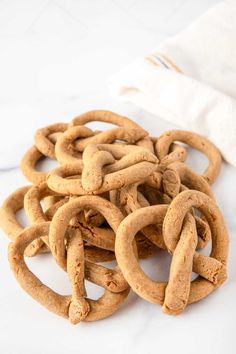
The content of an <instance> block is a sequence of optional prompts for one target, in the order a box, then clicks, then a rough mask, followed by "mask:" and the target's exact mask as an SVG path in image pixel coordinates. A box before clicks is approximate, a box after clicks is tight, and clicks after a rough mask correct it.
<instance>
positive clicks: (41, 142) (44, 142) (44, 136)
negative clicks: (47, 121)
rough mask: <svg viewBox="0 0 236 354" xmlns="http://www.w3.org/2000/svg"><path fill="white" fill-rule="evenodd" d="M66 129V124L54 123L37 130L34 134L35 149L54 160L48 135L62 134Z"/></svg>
mask: <svg viewBox="0 0 236 354" xmlns="http://www.w3.org/2000/svg"><path fill="white" fill-rule="evenodd" d="M67 128H68V124H66V123H55V124H52V125H49V126H47V127H44V128H41V129H38V130H37V131H36V133H35V136H34V139H35V145H36V147H37V149H38V150H39V151H40V152H41V153H42V154H43V155H44V156H47V157H49V158H51V159H55V158H56V156H55V146H54V144H53V142H52V141H51V139H50V135H52V134H53V135H54V134H55V133H63V132H64V131H66V129H67Z"/></svg>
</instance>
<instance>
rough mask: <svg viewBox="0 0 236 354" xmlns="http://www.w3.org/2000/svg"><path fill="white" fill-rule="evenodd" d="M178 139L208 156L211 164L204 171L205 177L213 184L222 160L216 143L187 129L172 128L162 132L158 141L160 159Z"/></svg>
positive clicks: (157, 151)
mask: <svg viewBox="0 0 236 354" xmlns="http://www.w3.org/2000/svg"><path fill="white" fill-rule="evenodd" d="M176 140H178V141H181V142H183V143H185V144H187V145H189V146H191V147H193V148H195V149H197V150H199V151H201V152H202V153H203V154H205V155H206V156H207V157H208V160H209V165H208V167H207V169H206V170H205V172H204V173H203V177H204V178H205V179H206V180H207V182H208V183H210V184H212V183H213V182H214V181H215V179H216V177H217V176H218V174H219V171H220V166H221V160H222V158H221V155H220V152H219V150H218V149H217V148H216V147H215V145H213V144H212V143H211V142H210V141H209V140H207V139H206V138H204V137H202V136H200V135H198V134H196V133H193V132H190V131H186V130H170V131H167V132H165V133H164V134H162V135H161V136H160V137H159V138H158V140H157V142H156V154H157V157H158V158H159V159H160V161H162V160H163V158H164V157H165V156H166V155H167V154H168V151H169V148H170V145H171V144H172V143H173V142H174V141H176Z"/></svg>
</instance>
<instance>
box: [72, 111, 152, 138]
mask: <svg viewBox="0 0 236 354" xmlns="http://www.w3.org/2000/svg"><path fill="white" fill-rule="evenodd" d="M96 121H97V122H106V123H111V124H114V125H117V126H119V127H124V128H128V129H137V130H139V131H140V132H142V134H144V135H148V133H147V132H146V130H144V129H143V128H142V127H140V125H138V124H137V123H135V122H134V121H132V120H131V119H129V118H127V117H124V116H121V115H119V114H116V113H114V112H111V111H106V110H94V111H89V112H86V113H83V114H81V115H79V116H78V117H75V118H74V119H72V121H71V122H70V124H69V126H70V127H73V126H75V125H85V124H86V123H89V122H96Z"/></svg>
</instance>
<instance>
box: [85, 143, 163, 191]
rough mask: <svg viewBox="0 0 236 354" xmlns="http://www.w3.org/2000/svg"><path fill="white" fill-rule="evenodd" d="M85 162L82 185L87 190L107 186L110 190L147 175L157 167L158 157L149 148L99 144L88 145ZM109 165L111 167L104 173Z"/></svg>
mask: <svg viewBox="0 0 236 354" xmlns="http://www.w3.org/2000/svg"><path fill="white" fill-rule="evenodd" d="M115 158H117V159H119V160H118V161H116V160H115ZM83 162H84V168H83V171H82V178H81V180H82V186H83V188H84V189H85V190H86V191H88V192H94V191H96V190H99V189H104V187H105V188H106V190H112V189H118V188H120V186H124V185H129V184H132V183H135V182H137V181H138V180H139V179H142V178H145V177H146V176H147V173H148V174H151V173H152V172H154V170H155V169H156V165H155V163H156V162H157V158H156V157H155V155H153V154H152V153H150V152H149V151H148V150H146V149H143V148H141V147H137V146H133V145H123V146H121V145H108V144H99V145H89V146H87V147H86V148H85V150H84V153H83ZM108 164H109V165H108ZM105 165H108V166H106V167H105V168H104V173H103V166H105ZM147 168H148V170H147ZM150 170H151V172H149V171H150Z"/></svg>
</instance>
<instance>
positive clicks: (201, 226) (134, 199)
mask: <svg viewBox="0 0 236 354" xmlns="http://www.w3.org/2000/svg"><path fill="white" fill-rule="evenodd" d="M180 164H181V163H180ZM197 177H199V178H200V179H201V180H202V181H203V186H204V187H205V185H206V187H207V188H208V189H210V187H209V185H208V183H207V182H206V181H205V180H204V179H203V178H202V177H200V176H198V175H196V178H197ZM197 181H198V179H197ZM142 183H143V182H139V183H136V184H133V185H130V186H127V187H124V188H122V189H121V190H120V191H116V190H115V191H111V192H110V194H111V197H112V201H113V204H115V205H117V206H118V207H119V208H120V209H121V210H124V212H123V213H124V214H126V215H127V214H130V213H132V212H133V211H135V210H136V209H139V208H142V207H145V206H149V205H150V204H149V202H148V201H147V199H146V198H144V197H143V198H144V199H142V197H141V196H142V194H141V193H139V192H138V188H137V187H138V186H139V185H141V184H142ZM189 183H190V182H189ZM197 186H198V185H197ZM199 188H201V181H200V182H199ZM203 189H204V188H203ZM200 190H201V189H200ZM155 191H156V192H157V190H155ZM210 195H211V193H210ZM162 199H163V202H161V201H162ZM164 201H165V202H167V203H168V204H170V202H171V199H170V198H168V196H167V195H165V194H162V193H161V195H160V199H159V200H158V203H156V204H166V203H164ZM164 216H165V212H163V213H162V214H161V213H160V215H159V221H160V222H159V223H158V224H157V223H155V225H148V226H146V227H144V228H143V229H142V233H143V234H144V235H145V236H146V237H147V238H148V239H149V240H150V241H151V242H152V243H153V244H155V245H156V246H157V247H159V248H162V249H166V244H165V242H164V239H163V234H162V225H163V220H164ZM195 221H196V227H197V234H198V243H197V248H203V247H204V246H205V245H206V243H207V242H208V241H209V239H210V237H211V233H210V228H209V225H208V224H207V222H205V221H204V220H202V219H201V218H200V217H198V216H195Z"/></svg>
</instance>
